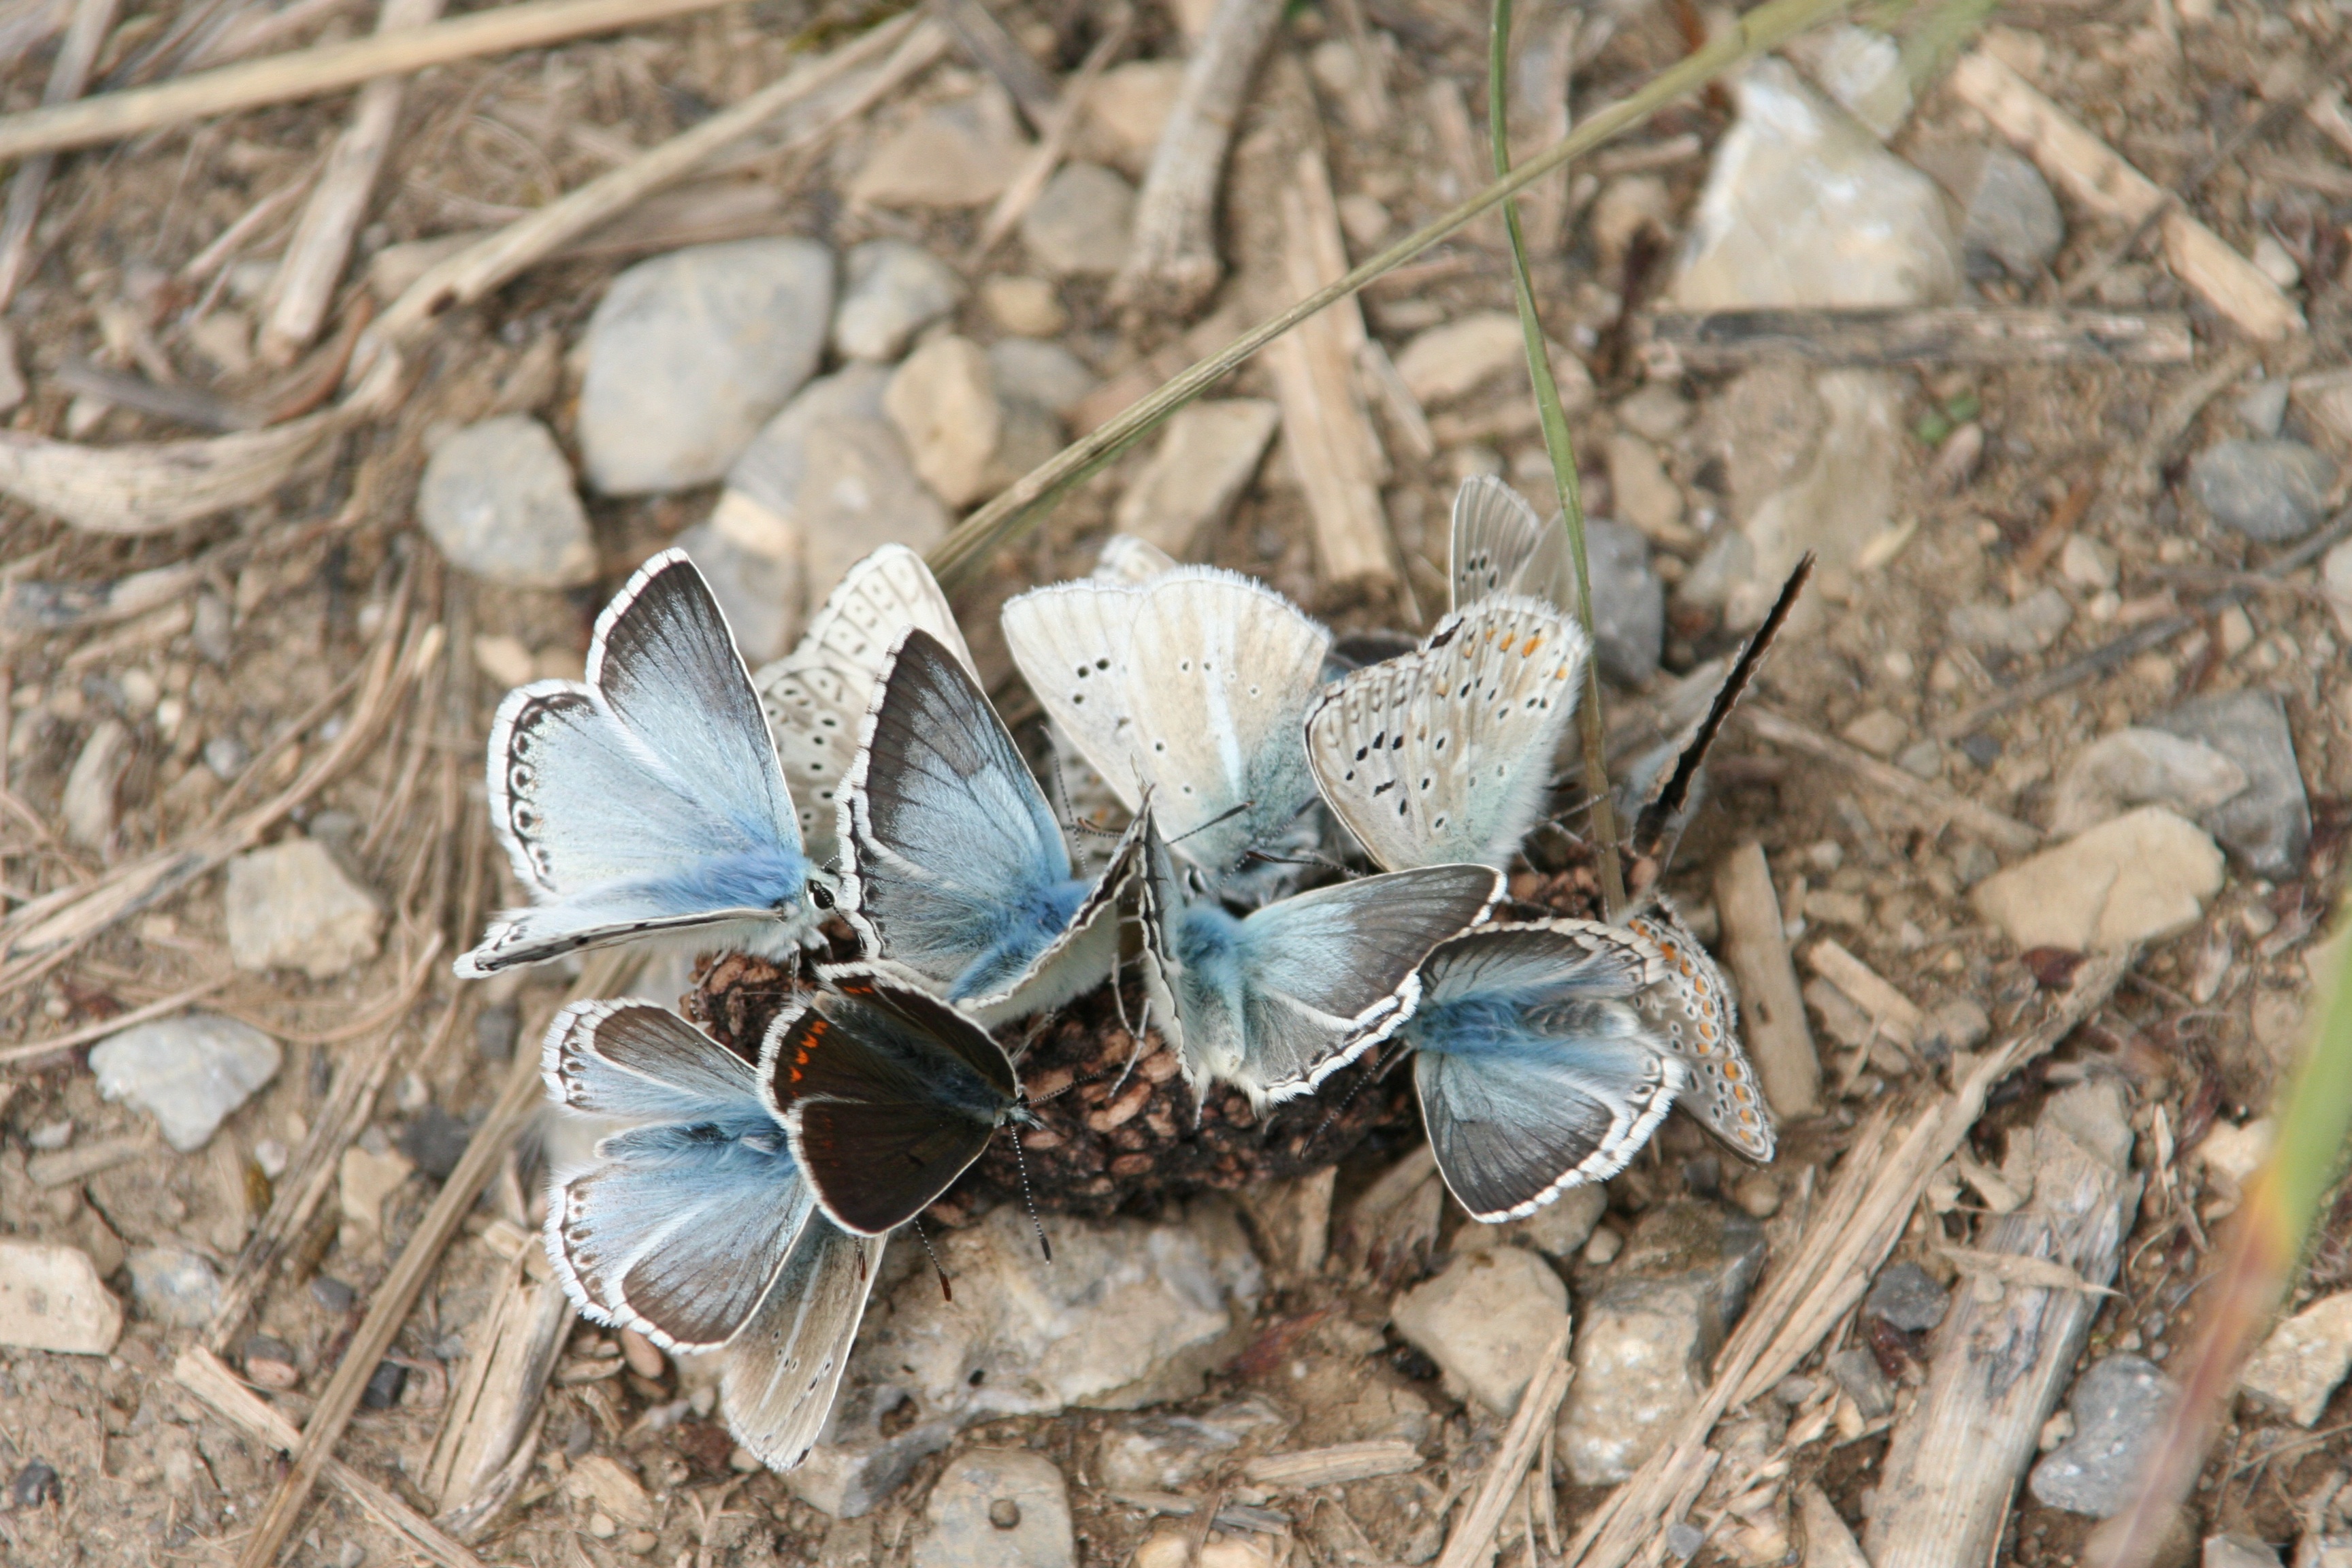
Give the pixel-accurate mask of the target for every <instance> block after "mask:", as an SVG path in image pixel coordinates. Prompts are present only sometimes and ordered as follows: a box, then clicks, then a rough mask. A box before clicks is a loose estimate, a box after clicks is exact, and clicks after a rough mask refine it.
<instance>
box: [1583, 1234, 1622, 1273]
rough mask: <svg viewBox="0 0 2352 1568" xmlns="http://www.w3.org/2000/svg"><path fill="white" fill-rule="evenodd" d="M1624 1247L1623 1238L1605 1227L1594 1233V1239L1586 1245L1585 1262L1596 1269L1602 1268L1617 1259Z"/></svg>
mask: <svg viewBox="0 0 2352 1568" xmlns="http://www.w3.org/2000/svg"><path fill="white" fill-rule="evenodd" d="M1624 1245H1625V1238H1624V1237H1622V1236H1620V1235H1619V1234H1618V1233H1617V1232H1615V1231H1613V1230H1611V1229H1609V1228H1608V1227H1607V1226H1602V1227H1601V1229H1599V1230H1596V1231H1594V1232H1593V1233H1592V1239H1591V1240H1590V1241H1588V1242H1586V1243H1585V1244H1584V1261H1586V1262H1587V1263H1590V1264H1591V1265H1592V1266H1593V1267H1594V1268H1601V1267H1602V1266H1603V1265H1605V1264H1607V1263H1608V1262H1609V1261H1610V1260H1611V1259H1612V1258H1615V1257H1616V1256H1617V1254H1618V1252H1619V1251H1620V1250H1622V1248H1623V1247H1624Z"/></svg>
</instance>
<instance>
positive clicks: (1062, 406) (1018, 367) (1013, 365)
mask: <svg viewBox="0 0 2352 1568" xmlns="http://www.w3.org/2000/svg"><path fill="white" fill-rule="evenodd" d="M988 368H989V369H990V370H991V371H992V372H993V373H994V374H995V376H996V391H997V394H998V395H1000V396H1003V397H1017V398H1020V399H1022V400H1023V401H1024V402H1028V403H1034V404H1035V405H1037V406H1038V407H1040V408H1043V409H1045V410H1046V411H1048V412H1049V413H1053V414H1057V415H1060V414H1067V413H1068V412H1069V411H1070V410H1071V409H1073V408H1075V407H1076V406H1077V405H1078V404H1079V403H1080V402H1081V401H1082V400H1083V399H1084V398H1085V397H1086V395H1087V393H1089V392H1092V391H1093V390H1094V389H1095V387H1096V385H1097V382H1096V380H1095V373H1094V372H1092V371H1090V370H1088V369H1087V366H1086V362H1085V361H1083V360H1081V359H1079V358H1078V356H1077V355H1076V354H1074V353H1071V352H1070V351H1069V350H1067V349H1066V348H1064V347H1063V346H1062V345H1061V344H1059V343H1049V342H1040V341H1039V340H1037V339H1035V338H1005V339H1003V340H1002V341H1001V342H993V343H991V344H989V345H988ZM1194 406H1196V407H1197V406H1198V405H1194Z"/></svg>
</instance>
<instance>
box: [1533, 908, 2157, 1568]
mask: <svg viewBox="0 0 2352 1568" xmlns="http://www.w3.org/2000/svg"><path fill="white" fill-rule="evenodd" d="M2129 966H2130V961H2129V959H2128V957H2119V956H2113V955H2110V956H2106V957H2101V958H2095V959H2092V960H2091V961H2089V962H2088V963H2084V965H2083V966H2082V968H2081V969H2079V970H2078V971H2076V972H2075V975H2074V984H2073V986H2071V987H2070V988H2069V989H2068V990H2067V991H2066V992H2065V994H2063V995H2062V996H2060V997H2059V998H2057V1000H2056V1001H2055V1003H2054V1004H2053V1005H2052V1006H2051V1008H2050V1010H2049V1011H2048V1013H2046V1014H2045V1015H2044V1016H2042V1018H2041V1019H2040V1020H2039V1021H2038V1022H2036V1023H2035V1024H2033V1025H2032V1026H2030V1027H2027V1028H2025V1029H2023V1030H2021V1031H2020V1032H2019V1033H2017V1034H2015V1035H2013V1036H2011V1037H2010V1038H2008V1039H2007V1040H2004V1041H2003V1042H2002V1043H2001V1044H2000V1046H1998V1047H1995V1048H1994V1049H1992V1050H1990V1051H1988V1052H1987V1053H1985V1054H1984V1055H1983V1056H1981V1057H1979V1058H1975V1059H1974V1061H1973V1062H1972V1063H1970V1064H1969V1066H1968V1067H1967V1068H1966V1070H1965V1071H1964V1072H1960V1071H1958V1063H1957V1062H1956V1063H1955V1069H1956V1073H1957V1074H1958V1078H1959V1081H1958V1084H1957V1085H1956V1086H1955V1089H1954V1092H1953V1093H1951V1094H1949V1095H1948V1096H1943V1097H1940V1098H1938V1099H1937V1100H1932V1101H1930V1102H1929V1103H1927V1105H1925V1106H1924V1107H1920V1108H1918V1109H1916V1110H1915V1111H1912V1112H1906V1114H1907V1115H1908V1117H1909V1120H1907V1121H1900V1122H1898V1121H1897V1120H1896V1118H1895V1113H1894V1111H1893V1110H1892V1109H1891V1108H1888V1109H1884V1110H1879V1111H1877V1112H1875V1113H1874V1114H1873V1116H1872V1117H1871V1118H1870V1120H1869V1121H1865V1122H1864V1124H1863V1126H1862V1128H1861V1129H1860V1131H1858V1132H1857V1134H1856V1136H1855V1138H1854V1141H1853V1144H1852V1145H1851V1146H1850V1147H1849V1148H1848V1150H1847V1152H1846V1154H1845V1156H1844V1158H1843V1160H1841V1161H1840V1162H1839V1163H1838V1170H1837V1174H1836V1176H1835V1177H1834V1178H1833V1179H1832V1183H1831V1185H1830V1190H1829V1191H1828V1192H1827V1193H1826V1194H1823V1195H1822V1199H1821V1202H1820V1203H1819V1205H1817V1206H1816V1207H1815V1208H1814V1210H1813V1213H1812V1215H1811V1219H1810V1220H1809V1222H1808V1223H1807V1225H1806V1226H1805V1230H1804V1236H1803V1239H1802V1240H1801V1242H1800V1243H1799V1245H1798V1247H1797V1249H1796V1252H1795V1254H1794V1256H1792V1257H1790V1258H1789V1259H1788V1260H1787V1261H1786V1262H1785V1263H1780V1264H1768V1265H1767V1266H1766V1267H1767V1272H1766V1275H1765V1279H1764V1282H1763V1286H1762V1288H1761V1289H1759V1291H1758V1292H1757V1294H1756V1299H1755V1300H1753V1301H1751V1302H1750V1303H1749V1304H1748V1311H1747V1314H1746V1315H1745V1316H1744V1317H1742V1318H1741V1319H1740V1321H1739V1327H1738V1329H1737V1330H1736V1331H1734V1332H1733V1333H1732V1336H1731V1339H1730V1341H1729V1342H1727V1343H1726V1344H1725V1346H1724V1347H1723V1350H1722V1352H1720V1353H1718V1354H1717V1357H1716V1362H1715V1375H1714V1378H1713V1379H1712V1380H1711V1381H1710V1382H1709V1383H1708V1384H1707V1390H1706V1394H1705V1395H1703V1396H1702V1397H1701V1398H1700V1400H1699V1402H1698V1404H1696V1405H1694V1406H1693V1407H1692V1408H1691V1410H1690V1411H1689V1413H1688V1414H1687V1415H1685V1416H1684V1417H1683V1419H1682V1422H1681V1424H1680V1425H1679V1426H1676V1427H1675V1432H1674V1434H1673V1436H1671V1438H1670V1439H1669V1440H1668V1441H1667V1442H1666V1443H1665V1444H1664V1446H1662V1447H1660V1448H1659V1449H1658V1451H1657V1452H1656V1453H1654V1454H1653V1455H1651V1456H1650V1458H1648V1459H1647V1460H1646V1461H1644V1462H1643V1466H1642V1468H1640V1469H1639V1470H1637V1471H1635V1472H1634V1474H1633V1479H1632V1480H1630V1481H1627V1482H1625V1483H1624V1484H1623V1485H1622V1486H1620V1487H1619V1488H1618V1489H1616V1490H1615V1491H1613V1492H1611V1493H1610V1494H1609V1496H1608V1498H1607V1499H1606V1500H1603V1501H1602V1502H1601V1505H1600V1506H1599V1507H1597V1508H1595V1509H1594V1510H1592V1512H1591V1514H1589V1515H1587V1516H1586V1519H1585V1521H1584V1525H1583V1527H1582V1528H1581V1529H1580V1531H1578V1532H1577V1538H1576V1540H1575V1541H1574V1542H1570V1546H1569V1549H1568V1553H1567V1556H1566V1558H1565V1559H1564V1561H1565V1562H1566V1563H1570V1564H1574V1565H1576V1568H1624V1565H1625V1564H1626V1563H1630V1562H1631V1561H1632V1560H1633V1556H1634V1555H1635V1553H1636V1552H1640V1551H1641V1550H1642V1549H1643V1548H1644V1547H1645V1546H1647V1545H1648V1544H1650V1542H1652V1541H1653V1540H1654V1538H1655V1535H1656V1531H1657V1521H1659V1520H1661V1519H1671V1518H1678V1517H1680V1510H1679V1508H1678V1507H1677V1505H1676V1501H1675V1500H1676V1499H1678V1498H1686V1497H1688V1496H1691V1495H1695V1487H1694V1486H1693V1478H1694V1477H1696V1479H1697V1481H1698V1482H1699V1483H1700V1484H1703V1483H1704V1480H1705V1472H1706V1471H1708V1470H1711V1469H1712V1468H1714V1466H1715V1463H1716V1461H1717V1458H1719V1456H1718V1455H1717V1453H1716V1451H1715V1450H1714V1449H1712V1448H1710V1447H1707V1443H1706V1438H1707V1434H1708V1433H1710V1432H1712V1431H1713V1430H1714V1429H1715V1424H1716V1422H1717V1420H1718V1419H1720V1418H1721V1417H1722V1415H1723V1413H1724V1412H1725V1411H1727V1410H1729V1409H1732V1408H1734V1407H1735V1406H1738V1405H1745V1404H1746V1403H1748V1401H1749V1400H1751V1399H1756V1398H1759V1397H1761V1396H1762V1395H1763V1394H1764V1393H1765V1392H1766V1391H1767V1390H1769V1388H1770V1387H1771V1386H1772V1385H1773V1384H1776V1383H1778V1382H1780V1380H1781V1379H1782V1378H1784V1377H1786V1376H1788V1375H1789V1373H1791V1372H1794V1371H1795V1370H1796V1369H1797V1365H1798V1363H1801V1362H1802V1361H1803V1360H1804V1359H1805V1357H1807V1356H1808V1355H1811V1353H1812V1352H1813V1351H1814V1349H1815V1348H1816V1347H1818V1346H1819V1345H1820V1344H1821V1342H1822V1340H1824V1339H1826V1338H1827V1337H1828V1336H1829V1334H1830V1332H1831V1331H1832V1330H1833V1329H1835V1328H1836V1326H1837V1325H1838V1323H1839V1322H1840V1321H1843V1319H1844V1317H1845V1315H1846V1314H1847V1313H1848V1312H1850V1311H1852V1310H1853V1308H1854V1305H1855V1303H1857V1302H1859V1301H1860V1300H1862V1297H1863V1293H1864V1291H1865V1290H1866V1289H1869V1286H1870V1279H1871V1276H1872V1275H1874V1274H1875V1273H1876V1272H1877V1271H1878V1268H1879V1265H1880V1264H1882V1263H1884V1262H1885V1260H1886V1257H1887V1255H1888V1254H1889V1253H1890V1252H1892V1251H1893V1250H1894V1248H1895V1243H1896V1242H1898V1241H1900V1240H1901V1239H1902V1238H1903V1233H1904V1230H1905V1228H1906V1226H1907V1225H1908V1224H1909V1221H1910V1217H1911V1211H1912V1210H1913V1209H1914V1208H1916V1207H1917V1206H1918V1204H1919V1200H1920V1198H1921V1197H1922V1196H1923V1195H1924V1194H1926V1192H1927V1181H1928V1178H1929V1177H1931V1176H1932V1175H1934V1174H1935V1173H1936V1172H1937V1169H1939V1168H1940V1167H1941V1166H1942V1165H1943V1163H1944V1162H1945V1161H1947V1160H1948V1159H1950V1158H1951V1157H1952V1154H1953V1152H1954V1151H1955V1150H1957V1149H1958V1148H1959V1147H1960V1145H1961V1143H1962V1142H1964V1141H1965V1140H1966V1139H1967V1137H1968V1135H1969V1129H1970V1128H1971V1127H1973V1126H1975V1125H1976V1121H1977V1118H1978V1117H1979V1116H1980V1115H1982V1114H1983V1113H1984V1102H1985V1096H1986V1095H1988V1094H1989V1093H1990V1092H1991V1090H1992V1088H1993V1086H1994V1085H1995V1084H1997V1083H1999V1082H2000V1080H2001V1079H2005V1078H2007V1077H2008V1076H2009V1075H2010V1074H2011V1073H2013V1072H2015V1071H2016V1070H2017V1069H2018V1068H2021V1067H2022V1066H2024V1065H2025V1064H2026V1063H2027V1062H2029V1061H2031V1060H2032V1059H2033V1058H2035V1057H2038V1056H2040V1055H2042V1053H2043V1052H2045V1051H2048V1050H2049V1049H2050V1048H2051V1047H2053V1046H2055V1045H2056V1044H2057V1043H2058V1042H2059V1041H2060V1040H2063V1039H2064V1038H2065V1037H2067V1036H2068V1035H2069V1034H2072V1033H2073V1032H2074V1026H2076V1025H2078V1024H2080V1023H2082V1022H2083V1020H2084V1019H2085V1018H2087V1017H2089V1016H2091V1015H2092V1013H2094V1012H2095V1011H2096V1010H2097V1009H2098V1008H2099V1007H2100V1006H2101V1005H2103V1004H2105V1001H2106V999H2107V998H2108V997H2109V996H2110V995H2113V994H2114V993H2115V989H2116V984H2117V983H2119V982H2120V981H2121V980H2122V979H2123V975H2124V972H2125V970H2126V969H2127V968H2128V967H2129Z"/></svg>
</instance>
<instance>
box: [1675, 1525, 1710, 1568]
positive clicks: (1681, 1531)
mask: <svg viewBox="0 0 2352 1568" xmlns="http://www.w3.org/2000/svg"><path fill="white" fill-rule="evenodd" d="M1705 1545H1706V1531H1703V1530H1701V1529H1700V1528H1699V1527H1698V1526H1696V1525H1695V1524H1693V1523H1692V1522H1691V1521H1688V1520H1686V1519H1678V1520H1676V1521H1674V1523H1672V1524H1670V1525H1668V1526H1666V1541H1665V1546H1666V1555H1667V1556H1669V1557H1671V1558H1673V1559H1675V1561H1676V1562H1678V1563H1687V1562H1689V1561H1690V1560H1691V1559H1692V1558H1694V1557H1696V1556H1697V1555H1698V1549H1699V1548H1700V1547H1702V1546H1705Z"/></svg>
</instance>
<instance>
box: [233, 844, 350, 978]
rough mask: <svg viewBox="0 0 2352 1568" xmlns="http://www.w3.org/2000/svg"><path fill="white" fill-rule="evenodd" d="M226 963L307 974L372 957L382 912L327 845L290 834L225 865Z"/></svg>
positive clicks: (331, 971)
mask: <svg viewBox="0 0 2352 1568" xmlns="http://www.w3.org/2000/svg"><path fill="white" fill-rule="evenodd" d="M223 904H224V908H225V911H226V917H227V925H228V953H229V959H230V962H232V963H235V964H236V966H237V967H238V968H239V969H276V968H280V967H283V968H287V969H299V970H300V971H302V973H305V974H308V975H309V976H310V978H311V979H313V980H326V979H329V978H331V977H332V976H334V975H338V974H341V973H342V972H343V971H345V970H346V969H349V968H350V967H351V966H352V964H354V963H359V962H361V961H362V959H368V958H373V957H374V956H375V947H376V931H377V929H378V928H379V927H380V926H381V925H382V924H383V910H381V909H379V908H378V907H377V906H376V901H375V900H374V899H373V898H372V897H370V896H369V894H368V893H367V891H366V890H365V889H362V888H361V887H360V886H358V885H357V884H356V883H354V882H353V881H352V879H351V878H350V877H348V876H346V875H345V874H344V872H343V868H341V866H339V865H337V864H336V863H335V858H334V857H333V856H332V855H331V854H330V853H328V850H327V847H326V846H325V845H323V844H320V843H318V842H317V841H315V840H313V839H310V838H289V839H288V840H287V841H286V842H285V843H283V844H273V845H271V846H270V847H268V848H267V849H256V850H253V851H251V852H250V853H248V854H244V855H240V856H238V857H237V858H236V859H234V860H232V861H230V862H229V863H228V885H227V889H226V895H225V897H224V900H223Z"/></svg>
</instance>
